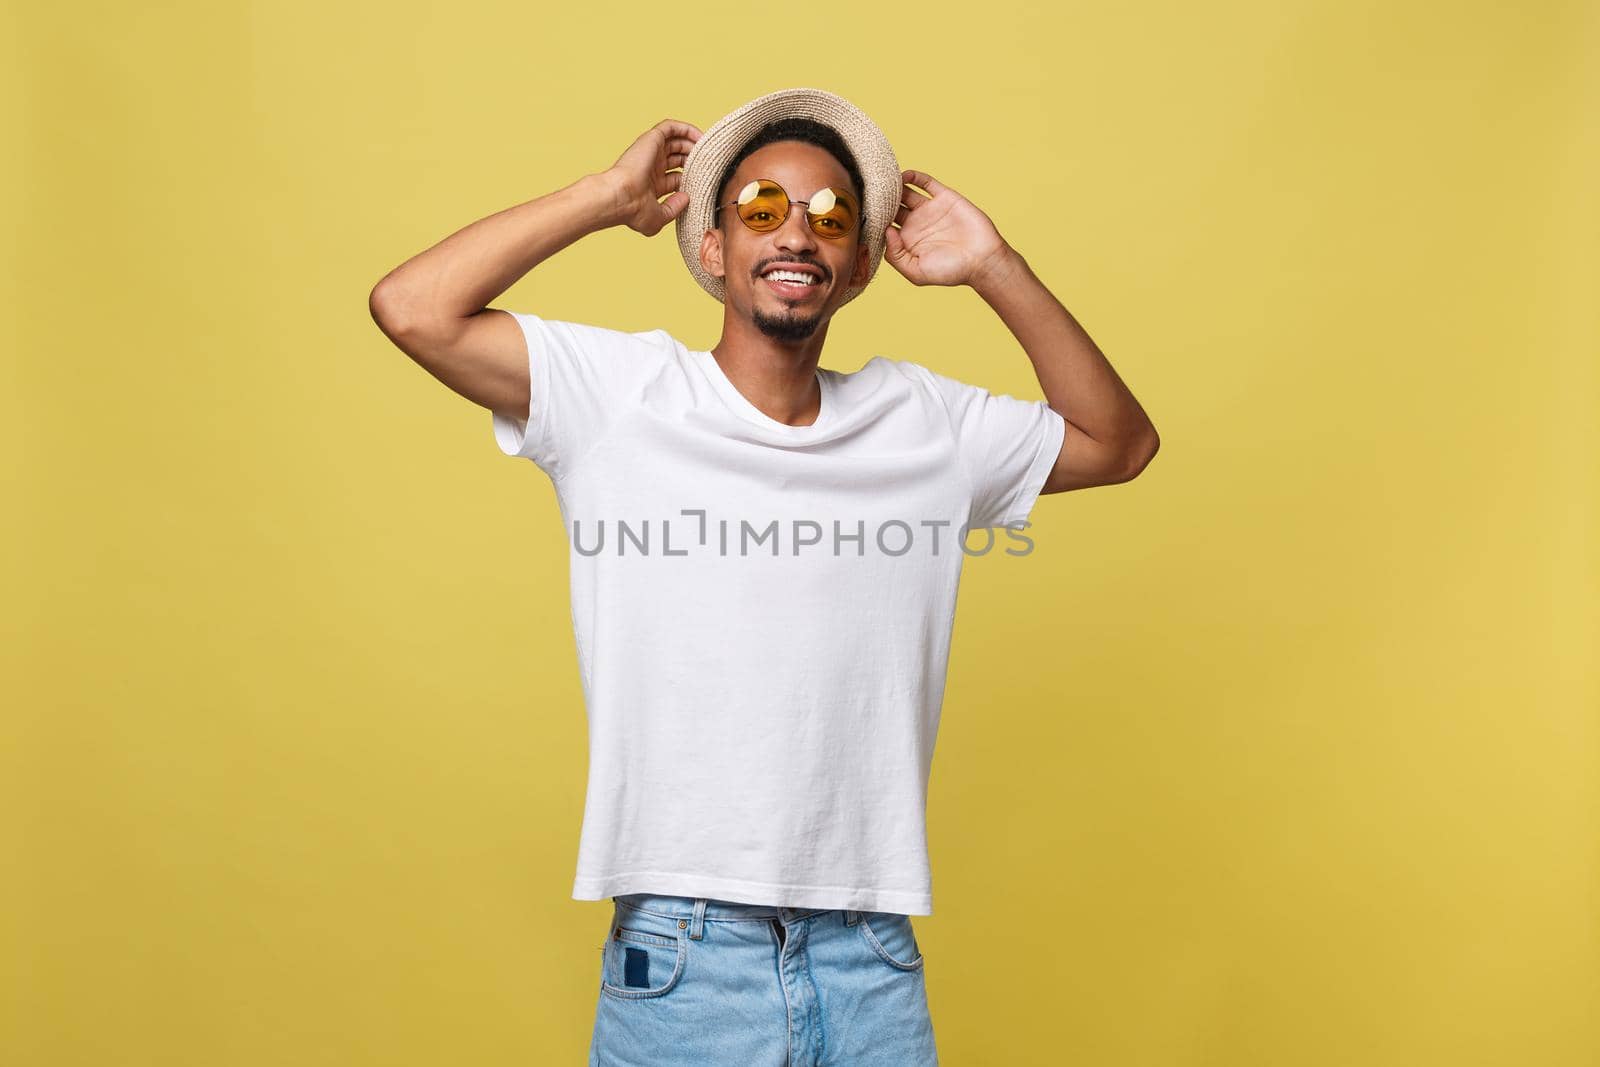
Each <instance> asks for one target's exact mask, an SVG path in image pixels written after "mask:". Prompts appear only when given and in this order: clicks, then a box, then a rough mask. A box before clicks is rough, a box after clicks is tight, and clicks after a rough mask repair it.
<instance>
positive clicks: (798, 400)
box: [711, 308, 828, 426]
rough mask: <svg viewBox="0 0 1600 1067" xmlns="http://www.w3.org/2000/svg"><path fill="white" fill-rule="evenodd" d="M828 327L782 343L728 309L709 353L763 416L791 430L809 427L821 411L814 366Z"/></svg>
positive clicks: (818, 357)
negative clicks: (794, 427)
mask: <svg viewBox="0 0 1600 1067" xmlns="http://www.w3.org/2000/svg"><path fill="white" fill-rule="evenodd" d="M827 333H828V324H827V323H823V324H821V325H820V326H818V327H817V328H816V330H815V331H814V332H813V333H812V334H811V336H810V337H806V338H803V339H801V340H798V341H780V340H777V339H776V338H773V337H769V336H768V335H767V334H765V333H762V332H761V330H759V329H757V328H756V326H755V324H754V323H752V322H751V321H750V320H749V319H748V318H743V317H741V316H739V315H738V314H737V313H735V312H734V311H733V309H732V308H726V309H725V310H724V313H723V321H722V337H721V338H720V339H719V340H718V341H717V343H716V345H715V346H714V347H713V348H712V349H711V355H712V357H713V358H715V359H716V361H717V365H718V366H720V367H721V368H722V373H723V374H725V375H727V378H728V380H729V381H730V382H732V383H733V384H734V387H735V388H737V389H738V390H739V392H740V393H741V394H743V395H744V397H745V399H746V400H749V401H750V403H752V404H754V405H755V406H756V407H757V408H758V409H759V410H760V411H761V412H762V414H764V415H766V416H768V417H769V418H773V419H776V420H777V421H778V422H784V423H788V424H789V425H791V426H809V425H811V424H812V423H813V422H815V421H816V419H817V416H818V415H819V414H820V413H821V410H822V392H821V389H820V387H819V386H818V385H817V362H818V360H819V359H821V357H822V344H823V341H824V340H826V338H827Z"/></svg>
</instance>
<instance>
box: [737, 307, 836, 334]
mask: <svg viewBox="0 0 1600 1067" xmlns="http://www.w3.org/2000/svg"><path fill="white" fill-rule="evenodd" d="M750 321H751V322H753V323H755V327H756V329H758V330H760V331H761V332H762V333H763V334H765V335H766V336H768V337H770V338H772V339H773V340H774V341H804V340H805V339H806V338H808V337H810V336H811V335H812V334H813V333H815V332H816V330H817V327H818V326H819V325H821V323H822V313H821V312H816V313H807V312H802V311H796V310H794V309H793V308H790V309H789V310H787V311H785V312H783V313H782V314H779V315H768V314H767V313H766V312H764V311H762V310H761V309H760V308H752V309H751V312H750Z"/></svg>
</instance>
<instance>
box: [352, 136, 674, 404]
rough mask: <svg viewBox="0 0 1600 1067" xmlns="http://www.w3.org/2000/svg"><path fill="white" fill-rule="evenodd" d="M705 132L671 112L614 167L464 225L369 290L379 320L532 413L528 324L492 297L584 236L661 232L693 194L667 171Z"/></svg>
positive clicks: (430, 368) (447, 376)
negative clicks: (625, 230) (618, 229)
mask: <svg viewBox="0 0 1600 1067" xmlns="http://www.w3.org/2000/svg"><path fill="white" fill-rule="evenodd" d="M699 138H700V130H699V129H697V128H696V127H694V126H692V125H690V124H689V123H687V122H679V121H677V120H675V119H663V120H662V121H661V122H658V123H657V124H656V125H654V126H652V127H651V128H650V129H648V130H646V131H645V132H644V133H642V134H640V135H639V137H638V138H637V139H636V140H635V141H634V142H633V144H632V145H630V146H629V147H628V149H627V150H626V151H625V152H623V153H622V155H621V156H620V157H619V158H618V159H617V161H616V163H614V164H613V165H612V166H611V167H609V168H607V169H606V170H604V171H600V172H597V173H594V174H586V175H584V176H583V177H582V178H579V179H578V180H577V181H575V182H573V183H572V184H570V185H568V186H565V187H564V188H561V189H558V190H556V191H555V192H553V193H547V194H546V195H544V196H541V197H539V198H538V199H536V200H530V201H528V202H527V203H524V204H518V205H517V206H516V207H510V208H506V209H505V210H504V211H500V212H497V213H495V214H493V215H490V216H489V217H488V218H484V219H479V220H478V221H477V222H474V223H472V224H471V225H469V226H467V227H466V228H465V229H462V230H458V231H456V232H455V233H453V234H451V235H450V236H449V237H446V238H445V239H444V240H442V241H440V242H439V243H438V244H436V245H434V246H433V247H432V248H429V249H427V250H426V251H424V252H419V253H418V254H417V255H415V256H412V257H411V258H410V259H408V260H406V261H405V262H404V263H402V264H400V265H399V266H398V267H396V268H394V270H391V271H390V272H389V273H388V274H386V275H384V277H383V278H382V280H380V281H379V282H378V284H377V285H376V286H375V287H373V290H372V293H371V294H370V295H369V296H368V298H367V308H368V310H369V312H370V313H371V314H372V319H373V321H374V322H376V323H377V324H378V328H379V329H380V330H382V331H383V332H384V334H385V335H386V336H387V337H388V338H389V339H390V340H391V341H393V342H394V343H395V345H396V346H397V347H398V348H399V349H400V350H401V351H402V352H404V353H405V354H406V355H408V356H410V357H411V358H412V359H413V360H415V361H416V362H417V363H418V364H419V365H420V366H421V367H422V368H423V369H424V370H426V371H427V372H428V373H429V374H431V375H433V376H434V377H435V378H437V379H439V381H441V382H443V383H444V384H445V385H447V386H449V387H450V388H451V389H452V390H454V391H455V392H457V393H459V394H460V395H462V396H464V397H466V398H467V399H468V400H471V401H472V402H473V403H475V404H480V405H482V406H483V407H486V408H488V409H489V410H491V411H493V412H496V413H498V414H504V415H509V416H514V417H516V418H520V419H526V418H528V416H529V411H528V407H529V384H530V383H529V381H528V355H527V348H526V345H525V342H524V341H523V336H522V331H521V330H520V329H519V328H518V326H517V324H516V322H515V321H514V320H513V319H512V318H511V316H510V315H508V314H506V313H504V312H502V311H498V310H496V309H493V308H490V307H488V306H487V305H488V303H489V301H491V300H493V299H495V298H496V297H498V296H499V295H500V294H501V293H503V292H505V291H506V290H507V289H509V288H511V286H512V285H513V284H515V282H516V281H517V280H518V279H519V278H521V277H522V276H523V275H524V274H527V273H528V272H529V271H530V270H532V269H533V268H534V267H536V266H538V265H539V264H540V263H542V262H544V261H545V260H546V259H548V258H550V257H551V256H553V255H555V253H557V252H559V251H561V249H563V248H565V247H567V246H568V245H570V244H572V243H573V242H574V241H576V240H578V238H580V237H583V236H586V235H588V234H590V233H594V232H596V231H598V230H603V229H606V228H608V227H611V226H616V225H626V226H628V227H629V228H630V229H632V230H635V231H637V232H639V233H641V234H644V235H645V236H647V237H648V236H653V235H654V234H656V233H657V232H659V231H660V230H661V228H662V227H663V226H665V225H666V224H667V223H668V222H670V221H672V220H673V219H674V218H676V217H677V215H678V213H679V212H681V211H682V210H683V208H684V206H685V205H686V204H687V203H688V199H689V198H688V196H687V195H685V194H684V193H681V192H679V191H678V184H679V180H680V178H681V175H680V174H677V173H671V174H669V173H667V172H668V171H669V170H671V169H673V168H677V167H681V166H682V165H683V161H684V159H685V158H686V157H687V156H688V154H689V149H690V148H691V147H692V146H693V144H694V142H695V141H697V140H699ZM663 194H668V195H667V196H666V199H665V200H658V199H657V197H660V196H662V195H663Z"/></svg>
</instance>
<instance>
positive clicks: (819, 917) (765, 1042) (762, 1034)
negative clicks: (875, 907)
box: [589, 893, 939, 1067]
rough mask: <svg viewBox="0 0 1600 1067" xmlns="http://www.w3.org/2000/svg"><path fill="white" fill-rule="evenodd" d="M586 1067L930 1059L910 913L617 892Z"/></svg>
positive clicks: (931, 1062)
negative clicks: (744, 902) (802, 906)
mask: <svg viewBox="0 0 1600 1067" xmlns="http://www.w3.org/2000/svg"><path fill="white" fill-rule="evenodd" d="M611 900H612V916H611V925H610V927H609V928H608V929H607V931H606V942H605V945H604V946H603V947H602V949H601V955H600V960H601V965H600V990H599V994H600V999H599V1004H598V1006H597V1007H596V1009H595V1019H594V1038H593V1040H592V1042H591V1043H590V1046H589V1065H590V1067H680V1065H681V1067H689V1065H692V1067H876V1065H878V1064H885V1065H893V1067H935V1065H937V1064H938V1062H939V1057H938V1053H937V1052H936V1051H935V1049H934V1041H933V1020H932V1019H931V1018H930V1017H929V1014H928V995H927V987H926V986H925V985H924V982H923V958H922V951H921V949H920V948H919V947H918V946H917V940H916V934H915V932H914V931H913V930H912V929H911V916H909V915H900V914H896V913H894V912H884V911H865V912H863V911H842V910H828V909H824V908H782V907H768V906H766V905H759V904H740V903H735V902H733V901H726V900H714V899H707V898H705V897H698V898H697V897H681V896H658V895H655V894H648V893H629V894H626V895H623V896H616V897H612V898H611Z"/></svg>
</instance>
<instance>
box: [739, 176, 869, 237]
mask: <svg viewBox="0 0 1600 1067" xmlns="http://www.w3.org/2000/svg"><path fill="white" fill-rule="evenodd" d="M750 182H766V183H768V184H769V185H772V186H773V187H775V188H776V189H777V190H778V192H779V193H781V194H782V195H783V199H784V201H785V203H786V204H787V205H788V206H787V207H785V208H784V209H783V217H782V218H780V219H779V220H778V221H777V223H776V224H775V225H773V226H772V227H771V228H770V229H766V230H758V229H756V228H755V227H754V226H752V225H750V220H749V219H747V218H745V217H744V216H743V215H740V216H739V221H740V222H742V223H744V225H745V228H746V229H748V230H750V231H751V232H752V233H772V232H773V231H774V230H778V229H781V228H782V226H783V224H784V223H786V222H788V221H789V209H790V208H793V207H794V206H795V205H797V204H798V205H799V206H801V207H803V208H805V212H806V226H807V227H808V228H809V229H810V230H811V232H812V233H814V234H816V235H817V236H818V237H821V238H822V239H823V240H825V241H842V240H844V239H845V238H846V237H849V236H850V235H851V234H852V233H854V232H855V231H856V230H858V229H860V227H861V219H862V213H861V205H860V203H859V202H858V201H857V200H856V196H855V194H854V193H852V192H851V191H850V190H848V189H840V188H838V187H836V186H831V185H830V186H828V191H831V192H832V193H833V195H834V197H835V198H837V199H841V200H844V201H845V202H846V203H848V204H849V205H850V211H851V213H852V214H853V215H855V224H854V225H853V226H852V227H851V228H850V229H848V230H846V231H844V232H843V233H823V232H822V231H821V230H819V229H817V222H818V221H819V220H821V219H825V218H827V217H828V216H827V215H813V214H812V213H811V201H810V200H795V199H794V198H792V197H791V196H790V195H789V190H787V189H785V188H784V187H783V186H782V185H780V184H779V183H778V181H777V179H775V178H752V179H750V181H749V182H745V183H744V185H742V186H740V187H739V188H740V190H741V191H742V190H743V189H744V188H745V187H746V186H748V185H749V184H750ZM823 191H824V190H821V189H819V190H817V192H823ZM758 195H759V194H758ZM811 195H812V196H813V197H815V196H816V195H817V194H816V193H812V194H811ZM738 203H739V201H738V199H737V198H735V199H733V200H730V201H728V202H727V203H726V204H718V205H717V206H716V207H715V208H713V209H712V211H711V215H712V217H713V218H715V217H716V215H717V213H718V212H720V211H721V210H722V209H723V208H727V207H736V206H738Z"/></svg>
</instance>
